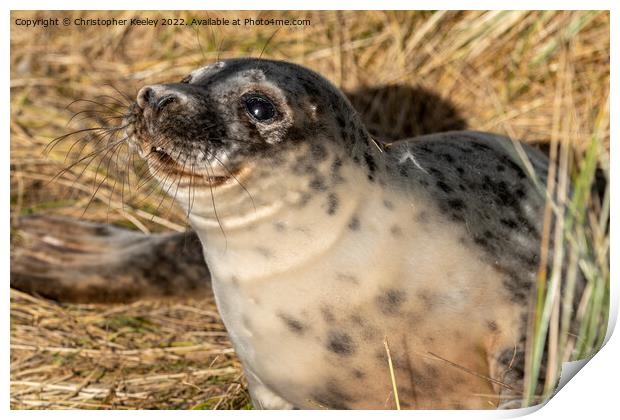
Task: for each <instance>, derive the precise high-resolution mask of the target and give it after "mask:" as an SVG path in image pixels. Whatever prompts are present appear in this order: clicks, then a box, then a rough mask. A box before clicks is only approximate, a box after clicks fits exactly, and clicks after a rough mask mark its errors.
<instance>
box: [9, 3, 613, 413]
mask: <svg viewBox="0 0 620 420" xmlns="http://www.w3.org/2000/svg"><path fill="white" fill-rule="evenodd" d="M80 16H81V17H84V18H97V17H101V18H110V17H116V18H132V17H143V18H144V17H150V18H158V17H163V18H175V17H179V18H185V19H191V18H192V17H199V18H203V19H204V18H207V17H211V18H217V17H220V18H221V17H226V18H229V19H234V18H241V19H242V21H243V19H244V18H246V17H250V18H257V17H264V18H270V17H274V18H285V19H286V18H296V19H309V20H310V22H311V23H310V25H308V26H289V27H273V26H240V27H236V26H235V27H233V26H211V27H187V26H161V25H158V26H157V27H155V28H153V27H131V26H111V27H107V28H106V27H97V26H87V27H76V26H69V27H63V26H60V27H48V28H25V27H20V26H16V25H15V24H13V23H12V27H11V216H12V223H13V227H14V230H13V235H12V243H13V246H19V234H18V227H19V226H18V225H19V223H18V222H19V217H20V216H23V215H28V214H35V213H36V214H40V213H54V214H63V215H68V216H72V217H82V216H83V217H84V218H87V219H90V220H97V221H104V222H105V221H107V222H110V223H113V224H117V225H121V226H124V227H128V228H131V229H138V230H141V231H143V232H158V231H167V230H178V231H182V230H184V229H185V220H184V217H183V214H182V212H180V211H178V210H177V209H176V207H174V206H173V205H172V204H170V205H168V204H166V205H163V206H162V205H161V204H160V203H161V200H162V197H161V196H160V195H157V194H154V195H152V196H146V195H144V194H143V195H141V194H140V193H136V194H133V195H125V194H124V191H123V190H122V189H121V188H120V186H119V185H120V184H122V182H120V184H119V180H118V178H115V177H114V176H111V177H108V178H104V177H103V176H102V175H105V174H104V173H105V172H106V170H107V168H106V167H105V165H103V167H102V165H99V166H97V165H90V166H88V167H86V168H84V167H76V168H73V169H71V170H69V171H66V172H64V173H63V174H62V175H61V176H58V177H56V178H55V179H54V180H53V181H52V182H50V180H51V179H52V178H53V177H54V176H55V175H57V174H58V173H59V171H60V170H61V169H62V168H63V167H65V166H66V165H67V161H66V157H67V155H68V154H69V152H70V150H69V148H70V146H71V144H72V142H66V143H64V142H63V143H62V144H60V145H59V146H58V147H56V148H55V149H54V150H53V151H52V152H50V153H49V154H47V155H46V154H44V153H43V151H44V148H45V147H46V146H47V145H48V144H49V143H50V141H51V140H52V139H54V138H56V137H58V136H61V135H63V134H66V133H68V132H69V131H73V130H79V129H82V128H86V127H89V126H92V124H93V120H92V118H91V119H88V120H86V119H83V118H80V117H79V116H78V117H76V118H73V119H72V120H71V123H70V124H69V125H68V122H69V120H70V119H71V118H72V117H73V116H74V114H75V113H76V112H79V111H80V110H82V109H84V106H85V105H84V103H83V102H82V103H74V104H72V102H73V101H75V100H77V99H80V98H82V99H88V100H96V101H98V102H101V103H104V104H105V105H106V106H109V107H112V108H114V109H118V107H119V106H118V104H117V102H118V101H119V100H123V97H122V95H120V94H119V93H118V92H117V91H120V92H123V93H124V94H126V95H128V96H129V97H134V96H135V93H136V92H137V90H138V89H139V87H141V86H142V85H143V84H145V83H156V82H168V81H175V80H180V79H181V78H182V77H183V76H185V75H186V74H187V73H189V72H190V71H191V70H192V69H195V68H196V67H200V66H202V65H204V64H206V63H210V62H213V61H215V60H216V59H218V58H230V57H243V56H254V57H257V56H259V55H262V57H264V58H276V59H284V60H289V61H293V62H296V63H299V64H302V65H305V66H308V67H310V68H312V69H314V70H316V71H318V72H320V73H322V74H323V75H324V76H326V77H327V78H328V79H330V80H331V81H332V82H333V83H334V84H336V85H337V86H339V87H341V88H342V89H343V90H344V91H345V92H346V93H347V94H348V95H349V97H350V98H351V100H352V103H353V105H354V106H355V107H356V108H357V109H358V111H359V112H360V113H361V114H362V115H363V117H364V119H365V121H366V122H367V124H368V126H369V128H370V129H371V131H372V132H373V133H374V134H375V135H376V136H377V137H379V138H381V139H385V140H392V139H397V138H404V137H410V136H413V135H417V134H422V133H428V132H434V131H445V130H449V129H462V128H471V129H475V130H482V131H491V132H497V133H501V134H505V135H508V136H510V137H513V138H516V139H520V140H524V141H527V142H535V143H541V142H542V143H545V144H546V146H545V149H547V151H548V153H549V154H550V155H551V157H552V158H553V162H554V166H555V167H556V172H557V173H558V174H559V178H560V182H559V183H558V185H559V186H558V187H557V188H556V186H555V185H548V187H549V194H550V197H551V198H552V199H553V200H551V202H552V203H564V204H565V207H566V208H567V209H568V210H567V211H563V210H558V208H557V206H551V205H550V208H551V210H550V211H552V212H554V213H555V215H556V216H557V217H558V218H559V220H561V223H559V225H560V227H559V228H558V227H557V225H556V226H555V227H554V228H553V230H551V231H550V232H549V235H548V236H552V237H553V238H554V239H555V240H556V243H558V242H557V240H558V239H559V241H560V242H563V243H566V244H567V247H566V251H565V252H566V255H559V256H557V257H558V258H559V261H568V263H567V264H568V267H569V269H568V274H566V275H562V273H561V270H560V271H558V268H557V267H556V269H554V270H552V271H551V272H550V273H541V284H543V283H545V284H548V285H549V286H548V287H546V288H542V287H541V288H539V299H538V303H537V314H538V315H537V318H536V322H535V324H534V325H532V329H533V332H534V334H532V337H534V338H533V339H532V343H530V345H531V353H530V358H529V368H530V370H531V371H532V372H536V371H537V369H538V368H537V366H538V365H539V364H540V363H539V362H537V360H540V357H541V355H540V354H539V353H541V348H542V347H541V346H542V344H543V343H544V342H545V340H547V338H546V337H549V338H548V339H549V340H550V343H551V348H552V353H553V354H552V356H551V357H552V360H551V363H550V365H551V366H558V364H559V363H560V362H561V361H562V360H565V359H566V358H567V357H568V356H569V353H573V352H574V353H575V354H577V355H580V356H585V355H587V354H589V353H591V351H592V349H595V348H597V347H598V346H599V345H600V343H601V340H602V337H603V336H604V334H605V326H606V308H607V306H606V305H607V303H608V292H609V289H608V287H609V286H608V280H609V254H608V251H609V236H608V220H609V190H608V187H605V185H604V182H603V186H602V189H599V191H598V192H597V193H594V194H593V193H592V191H593V185H594V184H595V181H596V178H595V172H596V169H597V168H598V170H599V175H600V176H599V179H600V178H601V177H602V179H603V181H604V180H605V179H606V178H607V177H608V173H609V153H608V151H609V35H610V32H609V12H604V11H603V12H596V11H587V12H568V11H566V12H564V11H559V12H556V11H541V12H526V11H492V12H484V11H476V12H454V11H449V12H444V11H439V12H430V11H425V12H391V11H390V12H384V11H370V12H352V11H329V12H322V11H313V12H303V11H301V12H285V11H281V12H173V11H169V12H161V13H159V12H90V11H89V12H48V11H45V12H13V13H12V19H11V21H12V22H13V21H14V19H15V18H17V17H20V18H37V17H59V18H60V19H61V21H62V19H63V18H64V17H70V18H72V19H74V18H76V17H80ZM61 25H62V24H61ZM106 95H109V96H110V97H111V98H110V97H108V96H106ZM90 116H91V117H92V116H94V119H95V123H98V124H111V123H112V122H111V121H110V120H106V119H105V118H104V117H103V116H97V115H96V114H91V115H90ZM85 141H86V142H87V141H88V138H86V140H85ZM86 147H88V145H86ZM103 179H105V180H104V181H103V182H102V180H103ZM562 179H564V180H565V181H567V180H570V181H572V183H573V185H574V187H575V192H574V194H573V195H572V196H571V198H569V197H567V194H566V182H565V183H564V184H562ZM95 190H96V191H97V192H96V194H94V191H95ZM93 194H94V195H93ZM93 197H94V199H93ZM91 201H92V202H91ZM87 205H88V209H87V211H86V212H84V209H85V208H86V206H87ZM558 212H559V213H558ZM83 213H84V214H83ZM558 248H562V247H558ZM560 268H561V267H560ZM573 272H575V273H576V272H581V273H583V274H584V275H585V277H586V279H587V287H586V295H585V298H584V299H583V301H582V302H581V305H580V307H579V309H578V313H577V316H578V317H579V319H580V320H582V323H581V325H582V327H581V328H582V330H581V331H580V336H579V337H578V338H577V340H576V341H575V340H574V338H575V337H570V336H569V334H568V332H567V320H566V319H565V317H566V316H568V315H566V314H567V312H566V311H567V310H568V308H564V307H563V306H562V305H561V303H560V301H559V299H557V290H559V288H560V287H564V286H563V284H564V283H565V284H567V285H568V287H569V288H570V287H571V284H572V283H571V282H572V281H574V278H575V275H576V274H575V273H573ZM563 282H564V283H563ZM569 341H571V342H573V341H574V343H573V344H571V345H570V346H569V347H567V343H568V342H569ZM567 348H568V350H566V349H567ZM553 349H555V351H553ZM535 376H536V375H535V374H533V373H530V379H531V378H532V377H535ZM546 377H547V382H548V387H547V388H548V389H550V388H551V387H552V384H553V383H555V382H554V381H555V380H556V379H557V370H555V371H554V369H553V368H548V372H546ZM11 380H12V382H11V405H12V407H13V408H119V409H122V408H248V407H250V404H249V400H248V396H247V393H246V391H245V384H244V380H243V377H242V374H241V370H240V365H239V363H238V361H237V360H236V359H235V357H234V354H233V352H232V349H231V347H230V343H229V342H228V340H227V338H226V333H225V330H224V328H223V326H222V324H221V322H220V320H219V317H218V315H217V311H216V308H215V305H214V303H213V301H212V299H210V298H206V299H203V300H184V301H174V302H136V303H133V304H128V305H112V306H110V305H71V304H59V303H55V302H51V301H47V300H44V299H39V298H36V297H32V296H29V295H26V294H23V293H21V292H18V291H12V292H11ZM526 397H527V398H526V399H529V401H530V402H531V401H535V398H534V396H533V390H532V389H531V386H530V389H529V390H526Z"/></svg>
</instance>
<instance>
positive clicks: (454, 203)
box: [448, 198, 467, 211]
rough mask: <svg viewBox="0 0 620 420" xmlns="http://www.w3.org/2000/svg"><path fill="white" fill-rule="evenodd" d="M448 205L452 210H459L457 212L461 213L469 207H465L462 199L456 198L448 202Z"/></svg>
mask: <svg viewBox="0 0 620 420" xmlns="http://www.w3.org/2000/svg"><path fill="white" fill-rule="evenodd" d="M448 205H449V206H450V208H451V209H452V210H457V211H461V210H464V209H466V208H467V206H466V205H465V202H464V201H463V200H461V199H460V198H454V199H451V200H448Z"/></svg>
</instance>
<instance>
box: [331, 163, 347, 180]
mask: <svg viewBox="0 0 620 420" xmlns="http://www.w3.org/2000/svg"><path fill="white" fill-rule="evenodd" d="M341 168H342V160H341V159H340V158H336V159H334V162H333V163H332V180H333V181H334V182H335V183H338V182H342V181H344V178H343V177H342V175H341V174H340V169H341Z"/></svg>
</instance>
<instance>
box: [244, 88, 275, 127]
mask: <svg viewBox="0 0 620 420" xmlns="http://www.w3.org/2000/svg"><path fill="white" fill-rule="evenodd" d="M242 100H243V103H244V104H245V110H246V112H247V113H248V115H249V116H250V117H252V119H254V120H256V121H258V122H261V123H270V122H272V121H273V120H274V119H275V117H276V115H277V110H276V106H275V105H274V104H273V102H272V101H271V99H269V98H268V97H267V96H265V95H263V94H261V93H250V94H247V95H244V96H243V99H242Z"/></svg>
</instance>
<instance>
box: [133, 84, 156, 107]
mask: <svg viewBox="0 0 620 420" xmlns="http://www.w3.org/2000/svg"><path fill="white" fill-rule="evenodd" d="M154 97H155V92H154V91H153V89H151V88H150V87H148V86H145V87H143V88H142V89H140V91H139V92H138V97H137V98H136V101H137V102H138V106H139V107H140V108H142V109H144V108H145V107H146V106H147V105H149V104H152V103H153V100H154Z"/></svg>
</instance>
